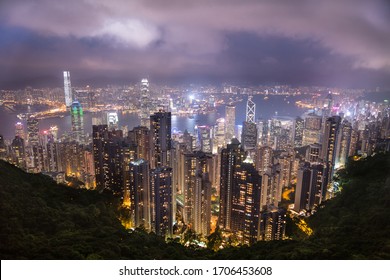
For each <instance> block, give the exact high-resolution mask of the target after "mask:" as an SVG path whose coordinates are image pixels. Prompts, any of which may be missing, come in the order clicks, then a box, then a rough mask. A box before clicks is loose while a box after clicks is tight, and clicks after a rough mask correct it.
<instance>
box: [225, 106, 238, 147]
mask: <svg viewBox="0 0 390 280" xmlns="http://www.w3.org/2000/svg"><path fill="white" fill-rule="evenodd" d="M225 115H226V116H225V121H226V134H225V135H226V136H225V141H226V143H230V141H232V139H233V138H234V137H235V132H234V130H235V128H234V127H235V125H236V107H235V106H234V105H233V104H229V105H226V107H225Z"/></svg>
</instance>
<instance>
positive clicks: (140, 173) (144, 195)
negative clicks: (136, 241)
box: [130, 159, 151, 231]
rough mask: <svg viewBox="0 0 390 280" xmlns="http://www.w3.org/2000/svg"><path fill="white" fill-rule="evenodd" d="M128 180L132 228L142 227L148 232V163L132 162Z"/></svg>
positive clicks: (141, 161)
mask: <svg viewBox="0 0 390 280" xmlns="http://www.w3.org/2000/svg"><path fill="white" fill-rule="evenodd" d="M130 178H131V179H130V181H131V183H130V201H131V203H130V209H131V212H132V217H133V220H134V227H139V226H141V225H143V226H144V228H145V229H146V230H148V231H149V230H151V224H150V208H151V207H150V178H149V162H148V161H145V160H143V159H139V160H136V161H132V162H131V163H130Z"/></svg>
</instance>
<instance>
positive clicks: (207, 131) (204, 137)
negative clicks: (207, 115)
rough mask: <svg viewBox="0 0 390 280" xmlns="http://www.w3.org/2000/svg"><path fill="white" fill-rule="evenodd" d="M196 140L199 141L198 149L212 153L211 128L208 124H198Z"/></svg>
mask: <svg viewBox="0 0 390 280" xmlns="http://www.w3.org/2000/svg"><path fill="white" fill-rule="evenodd" d="M198 140H199V143H200V150H201V151H202V152H205V153H212V151H213V143H212V128H211V127H210V126H208V125H201V126H198Z"/></svg>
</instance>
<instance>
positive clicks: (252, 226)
mask: <svg viewBox="0 0 390 280" xmlns="http://www.w3.org/2000/svg"><path fill="white" fill-rule="evenodd" d="M64 92H65V103H66V105H67V107H68V109H69V110H70V114H71V122H72V131H71V133H70V135H68V137H67V138H65V139H64V138H63V139H62V140H61V141H59V140H58V137H57V130H56V128H55V127H53V128H51V129H50V130H49V131H47V132H45V133H43V134H40V133H39V129H38V120H37V119H36V118H35V117H34V116H30V117H29V118H28V120H27V135H24V128H23V125H22V124H21V123H18V124H16V127H15V135H16V136H15V139H14V140H13V141H12V144H11V145H10V146H9V147H7V146H6V145H5V144H4V139H2V137H1V136H0V158H3V159H7V160H8V161H10V162H12V163H14V164H15V165H17V166H19V167H21V168H23V169H25V170H27V171H28V172H46V173H48V174H55V175H56V176H57V177H56V179H57V180H58V181H60V182H65V181H66V180H65V175H66V176H71V177H75V178H77V179H78V180H80V181H82V182H84V184H85V185H86V187H88V188H96V189H97V190H98V191H110V192H112V193H114V194H116V195H119V196H120V197H121V198H122V200H123V205H125V206H126V207H127V209H128V211H130V217H131V218H130V225H131V227H143V228H145V229H146V230H148V231H153V232H155V233H156V234H158V235H161V236H165V237H171V236H174V235H180V234H181V233H183V232H185V231H186V230H189V229H191V230H192V231H194V232H195V233H197V234H200V235H202V236H208V235H209V234H210V233H211V232H212V231H213V230H214V229H215V227H216V226H218V227H220V228H221V229H222V233H223V236H224V237H226V238H228V237H229V236H230V237H232V235H234V238H236V239H237V241H238V242H239V243H240V244H253V243H254V242H256V241H258V240H279V239H283V238H284V236H285V223H286V212H287V211H286V209H285V208H283V207H281V206H282V205H281V202H282V197H283V192H284V191H286V190H290V191H291V190H295V201H294V205H293V207H292V208H293V210H294V211H295V212H296V213H300V214H310V213H312V212H313V211H315V209H316V207H317V206H318V205H319V204H320V203H321V202H322V201H323V200H325V199H328V198H329V197H331V196H332V194H333V192H334V191H335V190H336V189H337V185H335V184H334V182H333V181H334V180H333V176H334V175H335V170H337V169H338V168H340V167H343V166H344V165H345V164H346V162H347V161H348V158H349V157H350V156H355V155H357V154H359V155H363V156H364V155H370V154H371V153H373V152H374V151H375V150H380V149H384V150H386V149H387V150H389V149H390V145H389V141H384V142H383V140H386V139H388V138H389V136H390V118H389V109H388V107H387V109H386V110H384V111H383V112H381V113H379V114H377V115H368V116H365V117H363V116H362V113H361V112H360V111H359V108H357V109H356V112H355V113H354V115H352V116H346V115H343V114H335V113H334V112H333V111H332V107H333V104H332V102H333V101H332V96H331V95H329V96H328V97H327V98H325V100H324V107H323V108H322V109H321V110H319V111H317V112H311V113H308V114H305V115H304V116H303V117H297V118H296V119H295V120H292V119H285V118H281V117H277V116H275V117H273V118H271V119H270V120H256V115H255V113H256V104H255V103H254V101H253V96H252V95H250V94H248V95H247V96H248V100H247V109H246V119H245V121H244V122H243V124H242V126H236V108H235V105H234V104H233V103H229V104H227V105H226V107H225V118H219V119H217V120H216V124H215V125H214V126H209V125H201V124H199V125H197V126H196V127H195V128H194V131H193V132H188V131H184V133H172V127H171V112H168V111H165V110H159V111H156V110H154V109H152V108H155V106H152V104H151V92H150V89H149V81H148V80H147V79H143V80H142V81H141V84H140V88H139V92H140V108H139V109H140V119H141V125H140V126H137V127H134V128H132V129H131V130H129V131H128V130H119V129H118V128H119V127H118V114H117V113H116V112H111V111H110V112H107V115H106V118H105V120H103V121H102V120H98V121H94V123H93V127H92V143H87V142H88V141H87V140H86V137H85V134H84V122H83V109H82V107H81V105H80V103H79V102H78V101H77V100H74V98H73V96H74V95H73V94H72V88H71V84H70V74H69V72H67V71H66V72H64ZM364 113H366V111H364ZM362 124H363V125H362ZM26 142H27V144H26ZM383 143H385V145H382V144H383ZM294 186H295V188H294ZM218 199H219V200H218ZM216 215H218V220H217V223H216V225H215V224H212V223H211V220H212V219H213V217H212V216H216Z"/></svg>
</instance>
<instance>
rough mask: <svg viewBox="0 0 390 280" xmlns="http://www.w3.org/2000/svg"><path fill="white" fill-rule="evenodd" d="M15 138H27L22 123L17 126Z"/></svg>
mask: <svg viewBox="0 0 390 280" xmlns="http://www.w3.org/2000/svg"><path fill="white" fill-rule="evenodd" d="M15 136H19V137H20V138H22V139H24V140H26V136H25V135H24V126H23V124H22V123H21V122H17V123H16V124H15Z"/></svg>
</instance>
